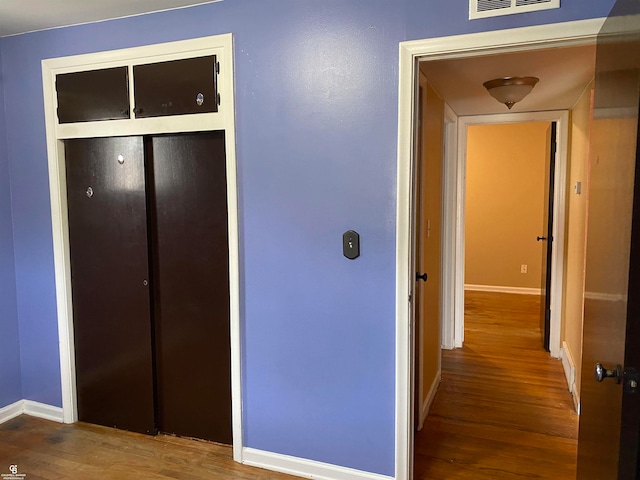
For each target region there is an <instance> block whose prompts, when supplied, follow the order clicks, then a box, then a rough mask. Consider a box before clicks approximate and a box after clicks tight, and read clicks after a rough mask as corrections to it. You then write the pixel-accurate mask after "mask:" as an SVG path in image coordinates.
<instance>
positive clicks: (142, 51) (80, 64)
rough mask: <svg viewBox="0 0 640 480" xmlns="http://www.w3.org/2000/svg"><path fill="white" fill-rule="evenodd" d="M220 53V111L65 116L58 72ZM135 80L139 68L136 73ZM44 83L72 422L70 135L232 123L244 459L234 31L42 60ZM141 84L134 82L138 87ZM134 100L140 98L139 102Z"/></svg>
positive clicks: (235, 418) (235, 310)
mask: <svg viewBox="0 0 640 480" xmlns="http://www.w3.org/2000/svg"><path fill="white" fill-rule="evenodd" d="M203 55H216V60H217V61H218V62H220V78H219V82H218V90H219V92H220V95H221V104H220V107H219V108H218V112H216V113H202V114H196V115H180V116H170V117H156V118H141V119H134V118H132V119H128V120H113V121H102V122H84V123H82V124H63V125H61V124H59V123H58V118H57V114H56V108H57V97H56V87H55V76H56V74H58V73H67V72H73V71H81V70H91V69H97V68H108V67H112V66H121V65H128V67H129V69H130V73H131V68H132V65H134V64H143V63H153V62H159V61H167V60H175V59H179V58H189V57H197V56H203ZM130 81H131V75H130ZM42 83H43V93H44V110H45V123H46V138H47V156H48V166H49V187H50V198H51V224H52V236H53V238H52V240H53V255H54V268H55V285H56V303H57V315H58V337H59V343H60V374H61V386H62V411H63V420H64V422H65V423H73V422H75V421H77V419H78V410H77V398H76V375H75V358H74V339H73V307H72V300H71V273H70V257H69V226H68V218H67V192H66V177H65V168H64V165H65V162H64V141H63V140H64V139H65V138H91V137H106V136H118V135H145V134H153V133H177V132H195V131H211V130H222V129H224V131H225V149H226V171H227V209H228V234H229V287H230V289H229V302H230V327H231V333H230V342H231V401H232V430H233V457H234V460H236V461H238V462H241V461H242V391H241V364H240V361H241V355H240V345H241V343H240V270H239V262H238V251H239V237H238V188H237V175H236V171H237V169H236V134H235V98H234V97H235V94H234V71H233V37H232V34H230V33H229V34H224V35H215V36H210V37H203V38H196V39H192V40H183V41H177V42H170V43H162V44H157V45H149V46H143V47H134V48H127V49H122V50H113V51H107V52H98V53H91V54H86V55H75V56H70V57H61V58H53V59H45V60H42ZM132 91H133V89H132V88H130V92H131V93H132ZM132 106H133V104H132Z"/></svg>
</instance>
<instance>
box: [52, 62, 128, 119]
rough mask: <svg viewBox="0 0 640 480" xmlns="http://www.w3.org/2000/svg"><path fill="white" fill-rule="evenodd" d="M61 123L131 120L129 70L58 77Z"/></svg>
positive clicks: (95, 71)
mask: <svg viewBox="0 0 640 480" xmlns="http://www.w3.org/2000/svg"><path fill="white" fill-rule="evenodd" d="M56 90H57V92H58V121H59V122H60V123H74V122H91V121H96V120H119V119H123V118H129V117H130V113H129V75H128V68H127V67H126V66H124V67H115V68H103V69H100V70H89V71H86V72H73V73H62V74H59V75H56Z"/></svg>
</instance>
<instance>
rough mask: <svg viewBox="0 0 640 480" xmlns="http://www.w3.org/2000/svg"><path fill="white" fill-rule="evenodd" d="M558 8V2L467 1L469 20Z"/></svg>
mask: <svg viewBox="0 0 640 480" xmlns="http://www.w3.org/2000/svg"><path fill="white" fill-rule="evenodd" d="M551 8H560V0H469V19H470V20H472V19H474V18H485V17H497V16H498V15H514V14H516V13H524V12H533V11H535V10H548V9H551Z"/></svg>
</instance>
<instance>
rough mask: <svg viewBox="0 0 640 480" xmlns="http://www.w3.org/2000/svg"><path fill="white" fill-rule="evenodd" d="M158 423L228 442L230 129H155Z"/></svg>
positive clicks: (152, 171)
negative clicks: (227, 142) (227, 162)
mask: <svg viewBox="0 0 640 480" xmlns="http://www.w3.org/2000/svg"><path fill="white" fill-rule="evenodd" d="M148 152H149V155H148V165H149V175H150V177H151V179H152V180H151V179H150V183H151V184H152V185H153V195H152V196H153V198H154V199H155V206H154V207H153V208H154V211H153V213H152V219H153V220H152V225H153V241H152V245H153V248H152V250H153V252H154V253H153V257H154V279H155V283H154V295H155V302H154V305H155V330H156V358H157V369H158V377H157V386H158V427H159V429H160V430H161V431H164V432H169V433H175V434H178V435H184V436H189V437H197V438H204V439H208V440H213V441H216V442H221V443H227V444H230V443H231V441H232V437H231V374H230V371H231V365H230V340H229V266H228V255H229V249H228V236H227V194H226V168H225V144H224V132H207V133H198V134H181V135H168V136H160V137H153V138H152V139H151V142H150V145H148Z"/></svg>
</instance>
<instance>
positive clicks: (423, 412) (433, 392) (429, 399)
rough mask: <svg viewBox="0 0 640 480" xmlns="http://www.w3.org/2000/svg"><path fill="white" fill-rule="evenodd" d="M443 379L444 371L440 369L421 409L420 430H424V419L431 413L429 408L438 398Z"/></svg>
mask: <svg viewBox="0 0 640 480" xmlns="http://www.w3.org/2000/svg"><path fill="white" fill-rule="evenodd" d="M441 379H442V371H441V370H438V373H436V376H435V377H434V379H433V382H431V387H430V388H429V391H428V392H427V396H426V398H425V399H424V402H422V408H421V410H420V422H419V423H418V430H422V427H423V426H424V421H425V420H426V419H427V416H428V415H429V410H431V405H432V404H433V400H434V399H435V398H436V393H438V387H439V386H440V380H441Z"/></svg>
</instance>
